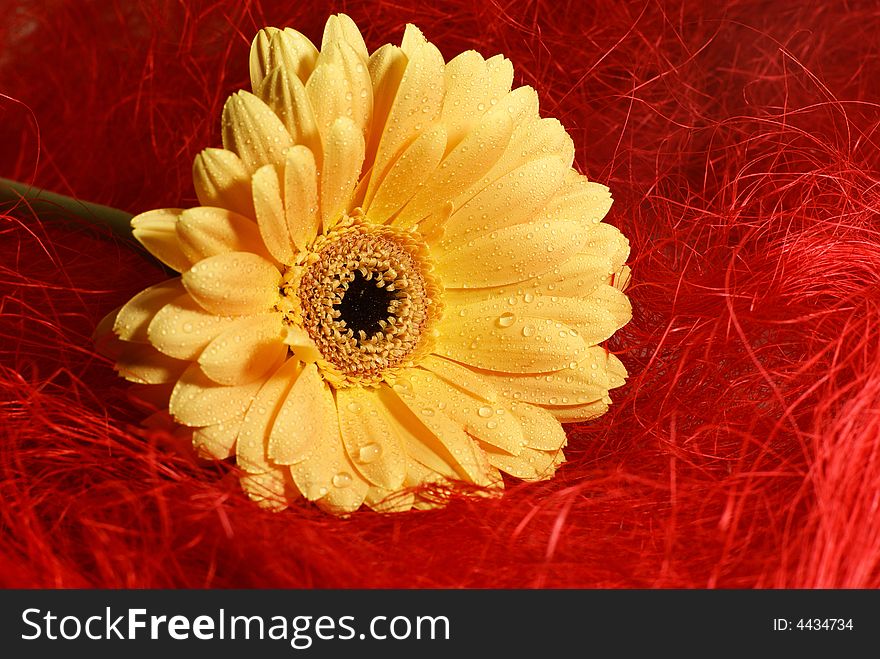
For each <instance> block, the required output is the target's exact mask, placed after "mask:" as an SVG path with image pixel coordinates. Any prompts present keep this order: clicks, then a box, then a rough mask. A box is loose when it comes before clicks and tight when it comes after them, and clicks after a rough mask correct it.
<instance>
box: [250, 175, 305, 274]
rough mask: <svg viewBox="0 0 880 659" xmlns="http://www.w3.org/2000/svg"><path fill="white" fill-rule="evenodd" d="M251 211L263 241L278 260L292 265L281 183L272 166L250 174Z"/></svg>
mask: <svg viewBox="0 0 880 659" xmlns="http://www.w3.org/2000/svg"><path fill="white" fill-rule="evenodd" d="M253 189H254V208H255V209H256V213H257V225H258V226H259V230H260V235H261V236H262V238H263V242H264V243H265V244H266V246H267V247H268V249H269V251H270V252H271V253H272V256H274V257H275V258H276V259H278V261H280V262H281V263H293V255H294V253H295V249H294V246H293V241H292V240H291V237H290V231H288V229H287V218H286V217H285V214H284V201H283V200H282V197H281V190H282V188H281V182H280V181H279V180H278V171H277V169H276V167H275V166H274V165H264V166H263V167H260V169H258V170H257V171H256V173H255V174H254V178H253Z"/></svg>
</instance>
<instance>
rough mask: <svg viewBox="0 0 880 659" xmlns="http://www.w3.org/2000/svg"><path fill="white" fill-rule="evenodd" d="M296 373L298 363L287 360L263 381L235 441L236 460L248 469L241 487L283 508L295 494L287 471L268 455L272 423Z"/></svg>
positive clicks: (275, 507)
mask: <svg viewBox="0 0 880 659" xmlns="http://www.w3.org/2000/svg"><path fill="white" fill-rule="evenodd" d="M276 367H277V364H276ZM297 374H298V365H297V364H296V363H295V362H292V360H288V361H287V362H285V363H284V364H282V365H281V366H280V368H277V369H276V370H275V372H274V373H273V374H272V375H271V376H270V377H269V378H268V379H267V380H265V381H264V382H263V385H262V387H260V390H259V392H258V393H257V395H256V396H255V398H254V401H253V403H252V404H251V405H250V407H249V408H248V410H247V413H246V414H245V417H244V421H243V422H242V424H241V428H240V429H239V432H238V440H237V442H236V461H237V462H238V465H239V466H240V467H241V468H242V469H244V470H245V471H247V472H248V474H246V475H244V476H242V479H241V485H242V488H243V489H244V491H245V492H247V494H248V496H249V497H250V498H251V499H253V500H254V501H257V502H258V503H259V504H260V505H262V506H264V507H268V508H272V509H273V510H281V509H283V508H285V507H286V506H287V502H288V501H289V500H290V499H293V498H295V497H296V496H297V495H296V494H295V492H296V488H295V486H294V484H293V482H292V479H291V478H290V474H289V472H288V471H287V470H286V469H284V468H282V467H280V466H278V465H274V464H272V463H271V462H270V461H269V459H268V455H267V447H268V441H269V433H270V431H271V429H272V424H273V423H274V420H275V417H276V415H277V414H278V410H279V409H280V407H281V402H282V401H283V400H284V396H285V395H286V394H287V391H288V390H289V389H290V386H291V383H292V380H293V378H295V377H296V376H297Z"/></svg>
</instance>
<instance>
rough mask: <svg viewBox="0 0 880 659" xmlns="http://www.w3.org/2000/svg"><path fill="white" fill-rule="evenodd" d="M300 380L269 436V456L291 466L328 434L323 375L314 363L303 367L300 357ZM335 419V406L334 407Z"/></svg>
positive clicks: (296, 381)
mask: <svg viewBox="0 0 880 659" xmlns="http://www.w3.org/2000/svg"><path fill="white" fill-rule="evenodd" d="M290 361H292V362H295V363H297V364H298V365H297V369H298V370H297V371H296V374H295V375H296V379H295V382H294V383H293V386H292V387H291V389H290V391H289V392H288V393H287V396H286V397H285V399H284V401H283V402H282V405H281V408H280V409H279V411H278V415H277V416H276V417H275V422H274V424H273V426H272V430H271V432H270V435H269V448H268V451H269V453H268V455H269V458H270V459H271V460H272V461H273V462H276V463H278V464H282V465H291V464H296V463H297V462H302V461H303V460H305V458H306V456H308V455H309V451H310V450H311V445H312V443H313V442H315V441H317V438H319V437H323V436H324V434H325V433H326V431H325V425H326V424H327V423H329V421H328V420H327V419H326V418H325V417H324V412H325V411H326V410H325V409H324V406H323V403H324V398H323V388H322V384H321V376H320V375H318V370H317V368H315V365H314V364H310V365H308V366H306V367H305V368H303V365H302V364H301V363H298V362H297V360H290ZM333 414H334V418H335V414H336V412H335V409H334V412H333Z"/></svg>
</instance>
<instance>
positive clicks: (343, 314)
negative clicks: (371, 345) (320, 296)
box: [333, 270, 395, 343]
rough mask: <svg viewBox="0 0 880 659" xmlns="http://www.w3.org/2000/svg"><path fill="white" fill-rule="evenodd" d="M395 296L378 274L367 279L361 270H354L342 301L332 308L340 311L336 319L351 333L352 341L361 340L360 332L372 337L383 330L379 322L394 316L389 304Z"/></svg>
mask: <svg viewBox="0 0 880 659" xmlns="http://www.w3.org/2000/svg"><path fill="white" fill-rule="evenodd" d="M394 298H395V295H394V292H393V291H389V290H388V289H387V288H385V280H383V279H382V278H381V277H376V278H375V279H373V278H372V277H371V278H370V279H367V277H366V276H364V275H363V274H362V273H361V271H360V270H355V271H354V279H352V280H351V281H350V282H348V288H347V289H346V290H345V293H344V294H343V296H342V301H341V302H339V303H338V304H334V305H333V308H334V309H335V310H336V311H338V312H339V314H340V315H339V318H338V320H339V321H341V322H343V323H345V327H347V328H348V329H350V330H351V331H352V332H354V337H355V340H356V341H357V342H358V343H360V336H361V332H363V333H364V334H365V335H366V336H367V337H371V336H373V335H375V334H376V333H378V332H379V331H381V330H382V325H381V324H380V321H387V320H388V319H389V317H390V316H391V315H393V314H392V312H391V309H390V308H389V305H390V304H391V301H392V300H393V299H394Z"/></svg>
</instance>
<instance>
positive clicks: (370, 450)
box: [357, 443, 382, 464]
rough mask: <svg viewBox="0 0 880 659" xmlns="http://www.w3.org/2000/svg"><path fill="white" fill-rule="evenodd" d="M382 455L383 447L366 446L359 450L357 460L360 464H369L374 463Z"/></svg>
mask: <svg viewBox="0 0 880 659" xmlns="http://www.w3.org/2000/svg"><path fill="white" fill-rule="evenodd" d="M381 453H382V447H381V446H379V445H378V444H375V443H370V444H364V445H363V446H361V447H360V449H358V453H357V459H358V461H359V462H362V463H364V464H368V463H370V462H373V461H374V460H375V459H376V458H378V457H379V455H381Z"/></svg>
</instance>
